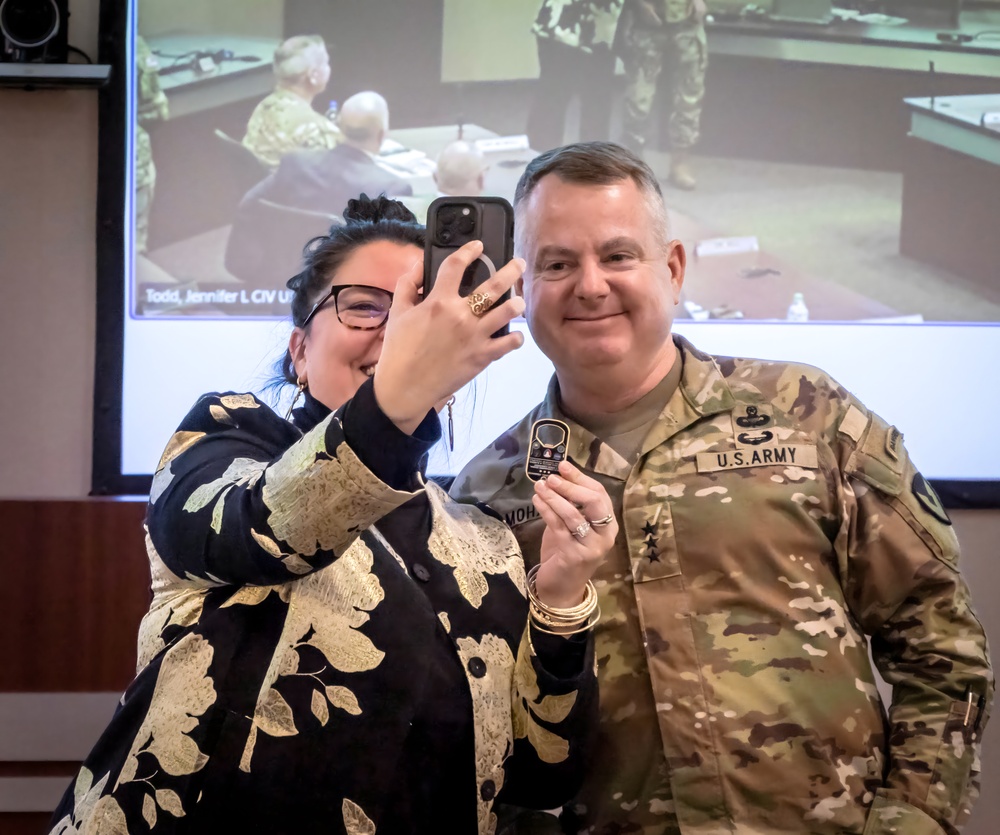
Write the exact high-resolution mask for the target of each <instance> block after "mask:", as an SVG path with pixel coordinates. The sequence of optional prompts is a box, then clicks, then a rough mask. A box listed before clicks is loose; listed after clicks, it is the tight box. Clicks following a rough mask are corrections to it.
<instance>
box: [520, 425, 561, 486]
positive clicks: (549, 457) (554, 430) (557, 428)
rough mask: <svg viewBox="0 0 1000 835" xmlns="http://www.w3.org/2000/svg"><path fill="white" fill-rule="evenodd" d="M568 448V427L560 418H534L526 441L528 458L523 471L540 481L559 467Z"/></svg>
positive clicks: (533, 479) (529, 476)
mask: <svg viewBox="0 0 1000 835" xmlns="http://www.w3.org/2000/svg"><path fill="white" fill-rule="evenodd" d="M568 449H569V427H568V426H567V425H566V424H565V423H563V422H562V421H561V420H552V419H551V418H545V419H543V420H536V421H535V423H534V425H533V426H532V427H531V439H530V440H529V441H528V460H527V461H526V462H525V464H524V471H525V473H527V475H528V478H530V479H531V480H532V481H541V480H542V479H543V478H545V477H546V476H550V475H552V473H554V472H556V471H557V470H558V469H559V462H560V461H565V460H566V451H567V450H568Z"/></svg>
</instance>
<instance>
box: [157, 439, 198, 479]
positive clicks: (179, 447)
mask: <svg viewBox="0 0 1000 835" xmlns="http://www.w3.org/2000/svg"><path fill="white" fill-rule="evenodd" d="M204 437H205V433H204V432H174V434H173V436H172V437H171V438H170V440H169V441H167V447H166V449H164V450H163V455H161V456H160V463H158V464H157V465H156V471H157V472H159V471H160V470H162V469H163V468H164V467H165V466H166V465H167V464H169V463H170V462H171V461H173V460H174V459H175V458H176V457H177V456H178V455H180V454H181V453H182V452H184V450H186V449H187V448H188V447H190V446H192V445H193V444H194V443H195V442H196V441H199V440H201V439H202V438H204Z"/></svg>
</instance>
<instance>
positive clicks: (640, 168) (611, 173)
mask: <svg viewBox="0 0 1000 835" xmlns="http://www.w3.org/2000/svg"><path fill="white" fill-rule="evenodd" d="M549 174H554V175H555V176H556V177H558V178H559V179H560V180H562V181H563V182H566V183H573V184H575V185H594V186H607V185H612V184H613V183H618V182H621V181H622V180H626V179H630V180H632V182H634V183H635V184H636V187H637V188H638V189H639V191H640V193H641V194H642V196H643V198H644V200H645V202H646V209H647V211H648V212H649V218H650V220H651V221H652V223H653V228H654V230H655V233H656V237H657V241H658V242H659V243H660V245H661V246H662V247H663V248H664V249H666V248H667V246H668V245H669V243H670V223H669V221H668V219H667V207H666V205H665V204H664V202H663V192H662V191H661V190H660V184H659V182H658V181H657V179H656V175H655V174H654V173H653V169H651V168H650V167H649V166H648V165H647V164H646V163H645V162H643V161H642V160H641V159H640V158H639V157H637V156H636V155H635V154H633V153H632V152H631V151H629V150H628V149H627V148H623V147H622V146H621V145H616V144H615V143H614V142H577V143H574V144H572V145H564V146H562V147H561V148H553V149H552V150H551V151H546V152H545V153H544V154H540V155H539V156H537V157H535V158H534V159H533V160H532V161H531V162H529V163H528V166H527V168H525V169H524V173H523V174H522V175H521V179H520V180H518V181H517V189H516V190H515V191H514V251H515V253H517V254H518V255H520V256H522V257H523V256H524V255H525V252H526V249H527V231H528V230H527V228H526V227H527V222H526V218H525V205H526V202H527V200H528V198H529V197H530V196H531V193H532V192H533V191H534V190H535V187H536V186H537V185H538V183H539V182H540V181H541V179H542V178H543V177H546V176H548V175H549Z"/></svg>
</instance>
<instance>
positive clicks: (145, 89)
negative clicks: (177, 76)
mask: <svg viewBox="0 0 1000 835" xmlns="http://www.w3.org/2000/svg"><path fill="white" fill-rule="evenodd" d="M135 69H136V73H137V78H136V86H137V89H138V92H139V95H138V106H137V108H136V125H135V249H136V252H145V251H146V241H147V238H148V237H149V209H150V206H151V205H152V202H153V188H154V186H155V185H156V166H155V165H154V164H153V148H152V144H151V143H150V140H149V133H148V132H147V131H146V128H145V127H144V126H145V125H148V124H149V123H150V122H156V121H159V120H161V119H166V118H167V115H168V107H167V97H166V94H164V92H163V90H161V89H160V75H159V73H160V64H159V61H157V59H156V56H155V55H153V52H152V50H150V48H149V45H148V44H147V43H146V41H145V40H144V39H143V37H142V36H141V35H139V36H137V37H136V39H135Z"/></svg>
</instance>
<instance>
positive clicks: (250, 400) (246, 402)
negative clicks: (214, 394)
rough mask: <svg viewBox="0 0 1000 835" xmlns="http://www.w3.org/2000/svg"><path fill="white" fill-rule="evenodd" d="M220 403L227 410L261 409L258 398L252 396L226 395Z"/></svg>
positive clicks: (220, 399) (221, 398)
mask: <svg viewBox="0 0 1000 835" xmlns="http://www.w3.org/2000/svg"><path fill="white" fill-rule="evenodd" d="M219 402H220V403H221V404H222V405H223V406H225V407H226V408H227V409H259V408H260V403H258V402H257V398H255V397H254V396H253V395H252V394H225V395H223V396H222V397H220V398H219Z"/></svg>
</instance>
